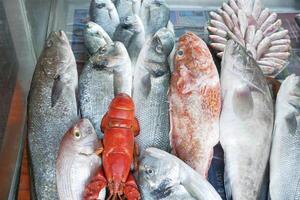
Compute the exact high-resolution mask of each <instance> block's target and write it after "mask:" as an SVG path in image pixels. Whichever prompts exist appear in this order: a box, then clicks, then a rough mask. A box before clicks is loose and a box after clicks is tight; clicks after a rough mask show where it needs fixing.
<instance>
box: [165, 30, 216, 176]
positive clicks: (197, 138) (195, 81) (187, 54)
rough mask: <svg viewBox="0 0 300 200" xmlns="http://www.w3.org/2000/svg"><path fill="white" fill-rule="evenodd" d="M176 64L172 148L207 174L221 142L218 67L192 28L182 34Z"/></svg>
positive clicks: (173, 75)
mask: <svg viewBox="0 0 300 200" xmlns="http://www.w3.org/2000/svg"><path fill="white" fill-rule="evenodd" d="M174 64H175V70H174V72H173V73H172V76H171V85H170V94H169V102H170V120H171V130H170V140H171V147H172V152H173V153H174V154H175V155H176V156H178V157H179V158H180V159H182V160H183V161H184V162H186V163H187V164H188V165H189V166H191V167H192V168H194V169H195V170H196V171H197V172H198V173H199V174H201V175H202V176H204V177H207V173H208V170H209V167H210V163H211V160H212V156H213V147H214V146H215V145H216V144H217V143H218V142H219V115H220V111H221V91H220V81H219V76H218V72H217V68H216V66H215V64H214V61H213V58H212V55H211V53H210V51H209V49H208V47H207V45H206V44H205V42H204V41H203V40H202V39H200V38H199V37H198V36H196V35H195V34H194V33H191V32H188V33H186V34H184V35H182V36H181V37H180V38H179V41H178V47H177V50H176V53H175V57H174Z"/></svg>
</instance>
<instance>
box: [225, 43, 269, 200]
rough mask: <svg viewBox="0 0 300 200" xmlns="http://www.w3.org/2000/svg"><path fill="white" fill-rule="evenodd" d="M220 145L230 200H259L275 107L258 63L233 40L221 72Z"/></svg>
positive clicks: (226, 52) (227, 48) (267, 157)
mask: <svg viewBox="0 0 300 200" xmlns="http://www.w3.org/2000/svg"><path fill="white" fill-rule="evenodd" d="M221 87H222V101H223V104H222V112H221V117H220V142H221V145H222V147H223V150H224V159H225V173H224V183H225V190H226V196H227V199H233V200H256V199H259V197H260V194H261V190H262V188H263V187H262V185H263V184H265V183H264V174H265V172H266V169H267V163H268V161H269V155H270V147H271V141H272V131H273V121H274V108H273V100H272V95H271V91H270V89H269V86H268V84H267V81H266V79H265V77H264V75H263V73H262V71H261V69H260V68H259V66H258V65H257V63H256V61H255V60H254V59H253V58H252V57H250V56H249V55H248V53H247V52H246V51H245V50H244V48H243V47H242V46H240V45H239V44H237V43H236V42H234V41H233V40H229V42H228V43H227V44H226V49H225V51H224V57H223V60H222V71H221Z"/></svg>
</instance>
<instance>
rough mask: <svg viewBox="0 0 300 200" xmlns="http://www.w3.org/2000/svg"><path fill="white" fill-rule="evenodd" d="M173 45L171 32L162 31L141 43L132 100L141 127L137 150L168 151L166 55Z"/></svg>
mask: <svg viewBox="0 0 300 200" xmlns="http://www.w3.org/2000/svg"><path fill="white" fill-rule="evenodd" d="M174 43H175V36H174V34H173V32H172V31H170V30H169V29H167V28H162V29H160V30H159V31H157V32H156V34H155V35H154V36H153V37H152V38H150V39H149V40H148V41H147V42H146V43H145V45H144V46H143V48H142V50H141V53H140V56H139V58H138V60H137V64H136V67H135V72H134V84H133V88H134V91H133V100H134V102H135V106H136V116H137V119H138V120H139V123H140V128H141V131H140V134H139V135H138V136H137V138H136V140H137V143H138V144H139V146H140V149H141V150H144V149H146V148H148V147H156V148H159V149H163V150H165V151H170V140H169V131H170V126H169V124H170V122H169V104H168V95H167V93H168V90H169V81H170V66H169V64H168V56H169V55H170V53H171V51H172V49H173V47H174Z"/></svg>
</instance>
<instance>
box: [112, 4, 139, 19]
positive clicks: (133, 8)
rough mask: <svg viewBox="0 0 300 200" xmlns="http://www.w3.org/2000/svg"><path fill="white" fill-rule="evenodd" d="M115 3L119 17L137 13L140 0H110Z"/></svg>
mask: <svg viewBox="0 0 300 200" xmlns="http://www.w3.org/2000/svg"><path fill="white" fill-rule="evenodd" d="M112 2H113V3H114V4H115V6H116V8H117V11H118V14H119V17H120V19H122V18H125V17H127V16H130V15H136V14H137V15H138V14H139V11H140V8H141V0H125V1H124V0H112Z"/></svg>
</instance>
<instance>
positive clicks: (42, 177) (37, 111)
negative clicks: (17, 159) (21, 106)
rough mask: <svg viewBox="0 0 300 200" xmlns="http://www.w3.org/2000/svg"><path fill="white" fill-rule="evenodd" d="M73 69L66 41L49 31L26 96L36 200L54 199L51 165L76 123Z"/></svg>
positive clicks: (53, 172) (76, 80)
mask: <svg viewBox="0 0 300 200" xmlns="http://www.w3.org/2000/svg"><path fill="white" fill-rule="evenodd" d="M77 84H78V77H77V68H76V62H75V58H74V55H73V53H72V49H71V46H70V44H69V41H68V38H67V36H66V34H65V33H64V32H63V31H58V32H52V33H51V34H50V35H49V37H48V39H47V41H46V45H45V47H44V50H43V52H42V54H41V56H40V57H39V60H38V63H37V65H36V68H35V72H34V75H33V79H32V82H31V88H30V94H29V97H28V121H27V126H28V140H29V150H30V152H29V153H30V159H31V160H30V161H31V166H30V169H31V172H32V174H33V176H32V178H33V183H34V185H33V190H34V194H33V195H34V196H36V198H37V199H49V200H53V199H58V196H57V189H56V177H55V163H56V158H57V153H58V149H59V143H60V141H61V138H62V137H63V135H64V133H65V132H66V131H67V130H68V129H69V128H70V127H71V126H72V125H73V123H74V122H76V121H77V119H78V116H77V103H76V89H77Z"/></svg>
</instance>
